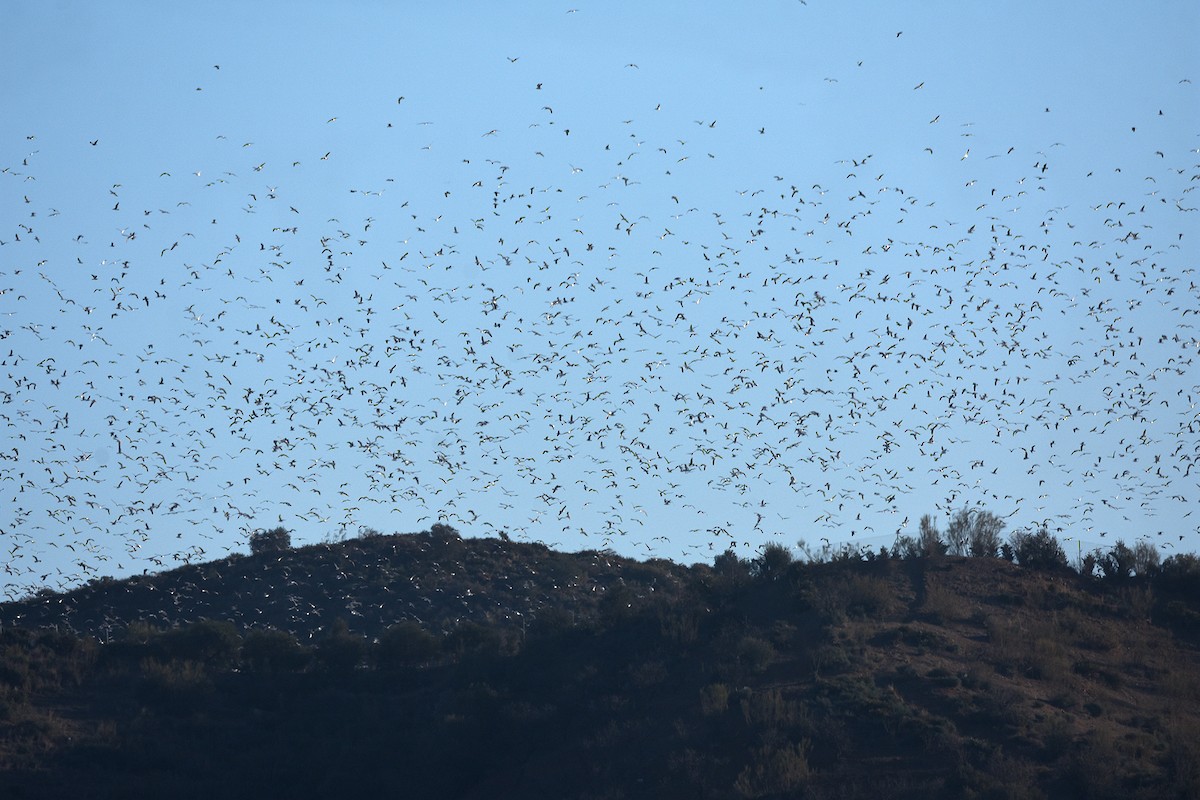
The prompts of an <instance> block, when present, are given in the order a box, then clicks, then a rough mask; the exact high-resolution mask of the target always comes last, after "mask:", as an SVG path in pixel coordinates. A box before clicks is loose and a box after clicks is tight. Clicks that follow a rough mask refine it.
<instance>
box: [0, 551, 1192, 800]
mask: <svg viewBox="0 0 1200 800" xmlns="http://www.w3.org/2000/svg"><path fill="white" fill-rule="evenodd" d="M775 555H776V556H778V552H777V553H776V554H775ZM1194 562H1195V559H1194V557H1192V558H1191V560H1190V561H1189V560H1186V559H1183V560H1177V561H1176V562H1174V563H1173V564H1172V566H1173V569H1166V568H1165V567H1166V566H1167V565H1164V569H1163V570H1161V571H1160V572H1158V573H1156V574H1155V575H1153V576H1144V577H1140V578H1139V577H1136V576H1133V575H1117V574H1110V575H1109V576H1108V577H1105V578H1098V577H1084V576H1081V575H1079V574H1078V573H1076V572H1073V571H1070V570H1065V569H1061V568H1059V569H1049V570H1038V569H1031V568H1029V567H1021V566H1018V565H1016V564H1013V563H1010V562H1008V561H1006V560H1003V559H999V558H963V557H949V556H944V555H939V556H927V557H910V558H890V557H887V558H885V557H872V558H869V559H861V558H860V559H850V558H845V557H843V558H838V559H835V560H833V561H831V562H826V563H795V562H791V560H790V558H775V559H769V558H767V557H766V556H765V555H764V557H763V558H762V559H759V560H758V561H755V562H746V561H741V560H738V559H736V558H734V557H732V556H723V557H722V558H719V559H717V561H716V563H715V564H714V565H713V566H712V567H709V566H706V565H697V566H694V567H691V568H685V567H681V566H678V565H674V564H669V563H665V562H654V563H639V562H635V561H630V560H626V559H621V558H618V557H615V556H611V555H608V554H605V553H594V552H591V553H576V554H568V553H559V552H555V551H552V550H549V549H546V548H544V547H540V546H536V545H528V544H517V543H513V542H506V541H498V540H463V539H460V538H458V536H457V535H456V534H455V533H454V531H453V530H452V529H447V528H441V529H439V530H437V531H431V532H429V533H425V534H412V535H404V536H371V537H368V538H363V539H357V540H353V541H349V542H344V543H338V544H330V545H321V546H314V547H307V548H303V549H297V550H293V551H286V552H279V553H273V554H259V555H254V556H244V557H235V558H231V559H226V560H223V561H220V562H214V563H210V564H202V565H191V566H187V567H182V568H180V569H177V570H173V571H171V572H168V573H163V574H159V575H147V576H141V577H138V578H133V579H130V580H127V581H103V582H96V583H93V584H91V585H89V586H87V587H84V588H82V589H79V590H77V591H76V592H73V593H71V594H70V595H64V596H58V595H45V596H40V597H37V598H31V599H29V600H27V601H25V602H22V603H17V604H6V605H3V606H0V621H2V622H3V629H2V630H0V795H2V796H4V797H12V798H18V797H61V796H71V797H80V798H86V797H96V798H100V797H111V796H121V797H162V796H172V797H213V796H225V797H251V796H254V797H261V796H288V797H329V796H352V797H367V796H397V795H398V794H404V795H406V796H414V797H455V798H485V797H486V798H495V797H579V798H640V797H645V798H663V797H711V798H727V797H812V798H852V797H872V798H887V797H897V798H900V797H922V798H930V797H947V798H949V797H988V798H1037V797H1056V798H1057V797H1088V798H1097V797H1121V798H1127V797H1147V798H1149V797H1153V798H1163V797H1195V796H1200V670H1198V669H1197V667H1200V658H1198V657H1197V650H1196V647H1197V643H1198V642H1200V591H1198V590H1200V580H1198V579H1197V572H1196V571H1195V570H1194V567H1195V563H1194ZM1184 567H1186V568H1187V569H1184ZM1189 570H1190V571H1189ZM56 615H57V616H56ZM68 624H69V625H70V629H68V628H67V627H66V626H67V625H68Z"/></svg>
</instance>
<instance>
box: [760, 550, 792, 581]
mask: <svg viewBox="0 0 1200 800" xmlns="http://www.w3.org/2000/svg"><path fill="white" fill-rule="evenodd" d="M793 560H794V557H793V556H792V551H791V550H789V549H787V548H786V547H784V546H783V545H781V544H779V543H777V542H769V543H768V544H767V545H765V546H764V547H763V549H762V555H760V556H759V557H758V558H756V559H754V561H753V562H752V563H751V568H750V571H751V572H752V573H753V574H754V575H755V576H757V577H759V578H765V579H766V580H771V581H774V580H779V577H780V576H781V575H783V574H784V573H785V572H787V568H788V567H789V566H791V564H792V561H793Z"/></svg>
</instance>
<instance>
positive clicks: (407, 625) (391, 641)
mask: <svg viewBox="0 0 1200 800" xmlns="http://www.w3.org/2000/svg"><path fill="white" fill-rule="evenodd" d="M441 650H442V640H441V639H440V638H438V637H437V636H434V635H433V634H432V633H430V632H429V631H427V630H425V629H424V628H422V627H421V626H420V625H419V624H418V623H416V622H412V621H411V620H407V621H405V622H398V623H396V624H395V625H392V626H391V627H390V628H388V629H387V630H386V631H384V632H383V635H382V636H380V637H379V644H378V645H377V646H376V648H375V658H376V661H377V662H378V664H379V666H381V667H383V668H384V669H394V668H397V667H413V666H418V665H420V664H426V663H428V662H429V661H432V660H433V659H434V658H435V657H436V656H437V655H438V653H440V652H441Z"/></svg>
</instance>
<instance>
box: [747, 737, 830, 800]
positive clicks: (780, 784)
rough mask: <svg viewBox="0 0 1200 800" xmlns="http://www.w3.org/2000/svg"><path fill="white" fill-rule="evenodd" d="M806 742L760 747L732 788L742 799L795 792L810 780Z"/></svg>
mask: <svg viewBox="0 0 1200 800" xmlns="http://www.w3.org/2000/svg"><path fill="white" fill-rule="evenodd" d="M810 749H812V748H811V744H810V743H809V741H808V740H807V739H805V740H804V741H802V742H800V743H799V744H795V745H792V744H784V745H782V746H777V747H774V746H769V745H768V746H766V747H760V748H759V749H758V750H756V751H755V753H754V758H753V760H752V761H751V762H750V763H749V764H748V765H747V766H746V768H745V769H743V770H742V772H741V774H740V775H738V779H737V782H736V783H734V785H733V788H734V789H735V790H736V791H737V793H738V794H739V795H741V796H742V797H766V796H768V795H782V794H783V793H785V792H794V791H795V790H796V789H799V788H800V787H801V786H803V785H804V784H805V783H806V782H807V781H808V778H809V767H808V751H809V750H810Z"/></svg>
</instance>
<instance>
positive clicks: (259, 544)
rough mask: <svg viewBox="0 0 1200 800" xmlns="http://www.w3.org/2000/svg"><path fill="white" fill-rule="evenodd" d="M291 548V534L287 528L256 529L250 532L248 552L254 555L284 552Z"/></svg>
mask: <svg viewBox="0 0 1200 800" xmlns="http://www.w3.org/2000/svg"><path fill="white" fill-rule="evenodd" d="M291 549H292V534H291V532H290V531H288V529H287V528H284V527H279V528H272V529H271V530H269V531H267V530H257V531H255V532H254V533H252V534H250V552H251V553H252V554H254V555H256V556H257V555H261V554H263V553H284V552H287V551H288V550H291Z"/></svg>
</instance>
